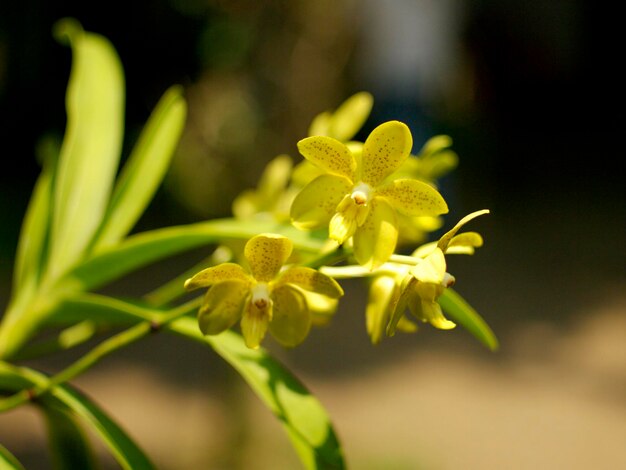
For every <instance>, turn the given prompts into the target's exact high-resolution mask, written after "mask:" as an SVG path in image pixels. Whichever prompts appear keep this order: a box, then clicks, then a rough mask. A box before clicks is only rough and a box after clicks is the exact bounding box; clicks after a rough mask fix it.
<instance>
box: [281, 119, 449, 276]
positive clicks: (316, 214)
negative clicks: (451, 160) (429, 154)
mask: <svg viewBox="0 0 626 470" xmlns="http://www.w3.org/2000/svg"><path fill="white" fill-rule="evenodd" d="M412 145H413V138H412V136H411V132H410V130H409V128H408V127H407V126H406V124H403V123H401V122H399V121H389V122H386V123H384V124H381V125H380V126H378V127H377V128H376V129H374V130H373V131H372V133H371V134H370V135H369V137H368V138H367V139H366V141H365V143H364V144H363V146H362V149H360V151H352V150H351V148H350V147H349V146H347V145H346V144H344V143H342V142H340V141H338V140H336V139H334V138H332V137H327V136H313V137H308V138H306V139H303V140H301V141H300V142H298V150H299V151H300V153H301V154H302V155H303V156H304V157H305V158H306V159H307V160H308V161H309V162H311V163H313V164H314V165H316V166H317V167H318V168H320V169H321V170H323V172H324V173H323V174H321V175H320V176H318V177H317V178H315V179H314V180H313V181H311V182H310V183H309V184H307V185H306V186H305V187H304V188H303V189H302V191H301V192H300V193H299V194H298V195H297V196H296V198H295V199H294V201H293V203H292V205H291V219H292V222H293V224H294V225H295V226H296V227H298V228H300V229H314V228H321V227H324V226H327V227H328V229H329V237H330V238H332V239H333V240H336V241H337V242H338V243H340V244H343V243H344V242H346V241H347V240H348V239H350V238H352V241H353V248H354V256H355V258H356V260H357V262H358V263H359V264H361V265H363V266H367V267H369V268H370V269H374V268H376V267H378V266H380V265H381V264H383V263H384V262H385V261H387V259H388V258H389V256H391V254H392V253H393V252H394V251H395V248H396V244H397V241H398V220H397V214H406V215H410V216H436V215H440V214H444V213H446V212H447V211H448V206H447V204H446V202H445V201H444V199H443V197H442V196H441V194H439V192H438V191H437V190H436V189H435V188H433V187H432V186H431V185H429V184H427V183H424V182H421V181H418V180H415V179H409V178H399V179H394V180H392V181H385V180H386V178H387V177H388V176H389V175H391V174H392V173H393V172H394V171H396V170H397V169H398V168H399V167H400V166H401V165H402V163H403V162H404V161H405V160H406V159H407V157H408V156H409V154H410V152H411V147H412Z"/></svg>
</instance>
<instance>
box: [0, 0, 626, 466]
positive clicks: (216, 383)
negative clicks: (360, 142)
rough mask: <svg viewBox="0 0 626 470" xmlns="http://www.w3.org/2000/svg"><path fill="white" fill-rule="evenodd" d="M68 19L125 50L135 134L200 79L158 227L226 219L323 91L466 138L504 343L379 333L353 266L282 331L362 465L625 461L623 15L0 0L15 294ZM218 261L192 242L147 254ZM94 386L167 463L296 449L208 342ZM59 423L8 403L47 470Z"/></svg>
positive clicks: (463, 175)
mask: <svg viewBox="0 0 626 470" xmlns="http://www.w3.org/2000/svg"><path fill="white" fill-rule="evenodd" d="M66 16H71V17H74V18H76V19H78V20H79V21H80V22H81V23H82V24H83V26H84V28H85V29H87V30H90V31H93V32H98V33H100V34H103V35H104V36H106V37H107V38H109V39H110V40H111V41H112V43H113V44H114V46H115V47H116V49H117V51H118V53H119V55H120V58H121V60H122V63H123V65H124V68H125V73H126V83H127V111H126V129H127V131H126V137H125V139H126V154H127V152H128V150H129V149H130V148H131V146H132V144H133V142H134V141H135V139H136V137H137V135H138V132H139V131H140V129H141V126H142V125H143V124H144V122H145V120H146V119H147V117H148V115H149V113H150V111H151V110H152V108H153V107H154V105H155V104H156V102H157V100H158V99H159V97H160V96H161V94H162V93H163V92H164V91H165V89H166V88H167V87H168V86H170V85H171V84H174V83H179V84H182V85H183V86H184V87H185V90H186V96H187V99H188V101H189V106H190V113H189V119H188V122H187V125H186V129H185V132H184V136H183V138H182V141H181V143H180V146H179V148H178V151H177V154H176V156H175V159H174V162H173V165H172V168H171V171H170V173H169V174H168V177H167V180H166V182H165V184H164V185H163V187H162V189H161V190H160V192H159V194H158V195H157V197H156V198H155V200H154V201H153V203H152V205H151V206H150V208H149V210H148V212H147V213H146V215H145V217H144V218H143V219H142V220H141V222H140V224H139V225H138V227H137V228H136V230H137V231H141V230H145V229H148V228H155V227H161V226H165V225H172V224H178V223H189V222H196V221H200V220H204V219H207V218H213V217H223V216H228V215H229V213H230V205H231V203H232V200H233V198H234V197H235V196H236V195H237V194H238V193H239V192H240V191H241V190H243V189H245V188H248V187H252V186H254V185H255V184H256V181H257V178H258V176H259V174H260V171H261V170H262V168H263V167H264V165H265V164H266V163H267V162H268V161H269V160H271V159H272V158H273V157H274V156H276V155H278V154H280V153H287V154H290V155H292V156H293V157H295V158H297V151H296V146H295V144H296V142H297V141H298V140H299V139H301V138H302V137H304V136H305V135H306V131H307V128H308V125H309V123H310V120H311V119H312V118H313V117H314V116H315V115H316V114H317V113H319V112H321V111H324V110H327V109H333V108H335V107H336V106H337V105H339V104H340V103H341V102H342V101H343V100H344V99H346V98H347V97H348V96H350V95H351V94H352V93H354V92H357V91H361V90H366V91H369V92H371V93H372V94H373V95H374V99H375V103H374V109H373V112H372V115H371V117H370V119H369V120H368V121H367V123H366V125H365V126H364V129H363V131H362V133H361V134H360V135H359V137H360V138H363V137H364V136H366V135H367V133H368V132H369V131H371V129H373V128H374V127H375V126H376V125H378V124H380V123H381V122H383V121H385V120H389V119H399V120H402V121H404V122H406V123H407V124H408V125H409V126H410V128H411V130H412V132H413V136H414V140H415V150H416V151H417V150H418V149H419V147H420V146H421V144H423V143H424V142H425V140H426V139H427V138H429V137H431V136H433V135H436V134H442V133H443V134H448V135H450V136H451V137H452V138H453V140H454V145H453V149H454V150H455V151H456V152H457V153H458V154H459V157H460V164H459V167H458V168H457V169H456V170H455V171H454V172H453V173H452V174H451V175H449V176H448V177H446V178H445V179H444V180H443V181H442V188H441V190H442V193H443V194H444V197H446V199H447V200H448V202H449V205H450V207H451V213H450V214H449V215H448V216H447V217H446V226H445V228H446V229H447V228H450V227H451V226H452V225H454V223H456V221H457V220H458V219H459V218H460V217H461V216H463V215H464V214H466V213H468V212H471V211H474V210H478V209H482V208H489V209H491V211H492V213H491V215H489V216H487V217H482V218H481V219H479V220H477V221H475V222H473V226H472V229H475V230H478V231H480V232H481V233H482V234H483V236H484V238H485V241H486V243H485V246H484V247H483V248H482V249H481V250H480V251H479V252H478V253H477V254H476V255H475V256H474V257H472V258H466V257H464V258H462V259H461V258H457V259H451V260H450V261H449V270H450V272H452V273H453V274H454V275H455V276H456V278H457V285H456V288H457V290H458V291H459V292H460V293H461V294H462V295H463V296H464V297H465V298H467V299H468V300H469V301H470V302H471V303H472V305H473V306H474V307H476V308H477V310H478V311H479V312H481V314H482V315H483V316H484V317H485V319H486V320H487V321H488V322H489V324H490V325H491V326H492V328H493V329H494V330H495V332H496V334H497V335H498V337H499V339H500V341H501V349H500V351H499V352H497V353H490V352H489V351H487V350H486V349H484V348H483V347H482V346H481V345H479V344H478V343H477V342H476V341H475V340H474V339H473V338H472V337H471V336H470V335H469V334H467V333H466V332H465V331H463V330H461V329H457V330H454V331H452V332H442V331H436V330H434V329H432V328H428V327H424V328H422V329H420V331H419V332H418V333H417V334H416V335H404V336H396V337H394V338H393V339H391V340H387V341H384V342H383V343H382V344H380V345H378V346H376V347H374V346H372V345H371V344H370V343H369V341H368V338H367V336H366V333H365V326H364V313H363V312H364V303H365V298H364V292H365V291H364V290H363V286H362V285H361V284H360V283H358V282H356V281H355V282H346V283H345V287H346V290H347V294H348V295H347V298H348V299H349V302H346V303H345V304H344V306H343V307H342V308H341V310H340V311H339V313H338V314H337V315H336V317H335V319H334V321H333V322H332V324H331V325H330V326H329V327H328V328H324V329H318V330H315V331H313V332H312V334H311V336H310V337H309V338H308V339H307V341H306V342H305V343H304V344H303V345H302V346H301V347H299V348H297V349H295V350H293V351H285V350H282V349H280V348H279V347H277V346H276V345H275V344H272V343H271V342H270V343H269V344H268V347H269V348H270V349H272V350H273V351H274V352H275V354H276V355H277V356H279V357H280V358H281V360H282V361H283V362H284V363H285V364H287V365H288V366H289V367H290V368H291V369H292V370H293V371H294V372H295V373H296V374H297V375H298V376H300V377H301V378H302V380H303V381H304V382H305V383H306V384H307V385H308V386H309V387H310V388H311V389H312V390H313V391H314V392H315V393H316V394H317V396H318V397H319V398H320V400H321V401H322V402H323V403H324V404H325V405H326V407H327V408H328V410H329V412H330V414H331V416H332V418H333V420H334V422H335V425H336V428H337V432H338V434H339V436H340V438H341V439H342V441H343V444H344V447H345V454H346V458H347V461H348V464H349V465H350V467H351V468H354V469H380V468H385V469H442V470H443V469H445V470H448V469H459V468H464V469H479V468H480V469H501V468H507V469H555V468H567V469H589V468H594V469H611V470H612V469H617V468H626V446H625V445H624V443H625V442H626V291H625V287H626V263H625V262H626V256H625V255H626V208H625V205H626V204H625V201H626V198H625V196H626V194H625V190H624V187H625V185H624V180H625V179H626V172H625V169H624V163H623V162H624V157H625V155H624V150H623V149H624V143H623V140H624V135H625V134H624V128H625V124H626V122H625V121H626V119H625V111H624V109H625V106H624V105H625V104H626V103H625V100H624V98H625V96H624V95H625V93H624V89H625V87H624V84H625V83H626V80H625V78H626V77H625V76H624V71H623V67H621V66H620V64H621V62H623V45H624V40H623V24H622V23H623V21H622V19H621V18H620V17H619V15H617V14H615V12H613V11H612V10H611V9H610V8H609V7H607V6H606V5H605V4H600V3H598V2H591V1H569V0H554V1H550V2H544V1H540V0H525V1H513V0H506V1H499V2H490V1H467V0H381V1H374V0H366V1H360V2H359V1H355V0H319V1H302V0H296V1H288V0H282V1H281V0H273V1H272V0H268V1H260V2H259V1H253V0H234V1H226V0H223V1H219V0H155V1H133V2H128V1H127V2H118V1H110V2H63V1H57V2H47V1H44V0H24V1H21V2H11V1H3V2H1V3H0V142H1V147H0V148H1V149H2V156H3V162H4V167H3V168H4V169H3V171H1V172H0V214H1V223H0V227H1V228H0V306H5V305H6V302H7V296H8V293H9V291H10V279H11V269H12V263H13V257H14V252H15V247H16V245H17V239H18V235H19V228H20V224H21V220H22V216H23V214H24V211H25V209H26V205H27V203H28V198H29V195H30V192H31V190H32V187H33V185H34V182H35V179H36V177H37V174H38V171H39V166H38V163H37V153H38V148H39V146H41V145H43V143H45V142H46V139H55V138H57V139H58V138H60V136H62V133H63V129H64V125H65V110H64V97H65V87H66V85H67V79H68V76H69V70H70V65H71V57H70V51H69V50H68V49H67V48H66V47H65V46H61V45H60V44H58V43H57V42H56V41H55V40H54V39H53V37H52V34H51V30H52V26H53V24H54V23H55V22H56V21H57V20H58V19H60V18H63V17H66ZM197 260H198V259H197V254H196V253H189V254H187V255H185V256H182V257H177V258H176V259H175V260H171V261H170V262H169V263H166V264H164V265H159V266H157V267H154V268H152V269H151V270H150V271H148V273H149V274H150V276H149V277H150V278H151V279H154V278H158V277H159V276H162V277H163V278H164V279H165V278H166V277H167V276H168V275H171V274H176V273H178V272H179V271H180V270H182V269H185V268H187V267H188V266H190V265H192V264H194V263H195V262H196V261H197ZM144 278H145V274H144V277H142V276H140V277H138V278H135V279H132V289H134V291H133V292H134V293H137V291H141V289H142V288H143V286H142V279H144ZM70 357H72V356H71V355H59V356H57V357H55V358H51V359H50V360H49V361H47V362H45V363H42V364H35V365H36V366H40V367H42V368H44V369H46V370H54V369H55V367H59V366H60V365H61V364H63V363H66V362H67V360H69V358H70ZM76 383H77V384H78V385H79V386H80V387H81V388H82V389H83V390H85V391H86V392H87V393H88V394H90V395H91V396H92V397H94V398H95V399H96V400H97V401H98V402H99V403H101V404H102V405H103V407H104V408H105V409H106V410H108V411H110V413H111V414H112V415H113V416H114V417H115V418H117V420H118V421H119V422H121V423H122V424H123V425H124V426H125V427H126V428H127V429H128V430H129V432H130V433H131V434H132V435H133V436H134V437H135V438H136V440H137V441H138V442H139V443H140V444H141V445H143V446H144V447H145V448H146V450H147V452H148V453H149V454H150V455H151V456H152V457H153V458H154V460H155V462H156V463H157V465H158V466H159V467H160V468H163V469H177V470H178V469H180V470H185V469H270V468H271V469H276V468H294V469H296V468H299V464H298V461H297V459H296V457H295V455H294V453H293V451H292V449H291V448H290V446H289V443H288V441H287V438H286V436H285V435H284V434H283V432H282V430H281V429H280V426H279V424H278V423H276V422H275V421H274V419H273V418H272V417H271V415H270V414H269V412H267V411H266V410H265V409H264V408H263V407H262V405H261V404H260V403H259V402H258V400H257V399H256V397H255V396H254V395H253V394H252V393H251V392H250V391H249V390H248V389H247V388H246V386H245V385H244V384H243V382H242V381H241V380H240V378H239V377H238V376H237V375H236V374H235V373H234V372H233V371H231V370H230V369H229V368H228V367H227V366H226V365H224V364H223V363H222V362H221V361H220V360H219V358H217V357H216V356H215V355H214V354H212V353H211V352H210V351H206V350H204V349H202V348H200V347H198V346H196V345H190V344H187V343H185V342H183V341H181V340H178V339H177V338H169V337H166V336H165V335H157V336H155V337H151V338H150V339H149V340H146V341H145V342H144V343H141V344H137V345H135V346H132V347H130V348H128V350H126V351H122V352H120V353H118V354H116V355H115V356H113V357H110V358H107V359H106V360H105V361H104V362H103V363H101V364H100V365H99V366H98V367H96V368H95V369H94V370H92V371H89V372H88V373H86V374H85V375H84V376H82V377H80V378H79V379H78V380H77V381H76ZM44 437H45V430H44V427H43V423H42V422H41V420H40V418H39V416H38V415H37V414H36V413H35V411H34V410H29V409H24V410H18V411H14V412H11V413H8V414H6V415H3V416H0V442H2V443H3V444H4V445H6V446H7V447H9V448H10V449H11V450H12V451H14V452H15V454H16V455H17V456H18V457H19V458H20V459H21V460H22V461H23V462H24V464H25V465H26V466H27V468H34V469H39V468H47V467H46V465H47V464H46V459H47V449H46V447H45V440H44ZM105 462H107V464H106V465H110V468H115V466H114V464H113V463H111V461H110V459H107V458H106V457H105Z"/></svg>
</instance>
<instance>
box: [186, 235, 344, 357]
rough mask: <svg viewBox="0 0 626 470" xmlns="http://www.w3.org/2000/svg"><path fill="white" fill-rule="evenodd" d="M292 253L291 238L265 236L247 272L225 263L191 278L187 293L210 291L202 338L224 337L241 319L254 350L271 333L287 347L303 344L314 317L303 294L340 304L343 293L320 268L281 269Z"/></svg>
mask: <svg viewBox="0 0 626 470" xmlns="http://www.w3.org/2000/svg"><path fill="white" fill-rule="evenodd" d="M292 250H293V244H292V242H291V241H290V240H289V239H288V238H286V237H284V236H282V235H276V234H271V233H266V234H260V235H257V236H255V237H253V238H251V239H250V240H249V241H248V242H247V243H246V246H245V248H244V256H245V258H246V260H247V262H248V265H249V269H248V270H247V269H245V268H243V267H242V266H240V265H239V264H235V263H223V264H220V265H218V266H213V267H211V268H207V269H204V270H202V271H200V272H199V273H197V274H196V275H194V276H193V277H191V278H190V279H188V280H187V281H186V282H185V288H186V289H187V290H193V289H198V288H201V287H209V290H208V291H207V293H206V295H205V297H204V300H203V302H202V305H201V307H200V310H199V312H198V322H199V325H200V330H201V331H202V333H204V334H205V335H216V334H219V333H221V332H223V331H224V330H226V329H228V328H230V327H232V326H233V325H235V323H236V322H237V321H238V320H240V326H241V331H242V334H243V337H244V340H245V343H246V345H247V346H248V347H249V348H252V349H256V348H258V347H259V345H260V344H261V341H262V340H263V338H264V337H265V334H266V333H267V330H268V329H269V331H270V333H271V334H272V336H274V338H275V339H276V340H277V341H278V342H279V343H280V344H282V345H283V346H286V347H292V346H296V345H297V344H299V343H301V342H302V341H303V340H304V339H305V338H306V336H307V335H308V333H309V329H310V327H311V323H312V317H313V313H312V311H311V308H310V307H309V305H308V302H307V297H306V295H305V294H304V292H312V293H315V294H319V295H322V296H325V297H329V298H331V299H338V298H339V297H341V296H342V295H343V290H342V289H341V286H339V284H338V283H337V281H335V280H334V279H332V278H331V277H328V276H326V275H324V274H322V273H320V272H318V271H316V270H315V269H312V268H308V267H304V266H290V267H286V268H285V269H281V268H283V265H284V264H285V262H286V261H287V259H288V258H289V257H290V256H291V252H292Z"/></svg>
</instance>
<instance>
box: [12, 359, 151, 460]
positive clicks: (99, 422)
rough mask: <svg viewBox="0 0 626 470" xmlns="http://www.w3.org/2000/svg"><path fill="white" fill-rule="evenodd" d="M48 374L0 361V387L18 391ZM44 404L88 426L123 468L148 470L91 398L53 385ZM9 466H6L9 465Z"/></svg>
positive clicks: (136, 449)
mask: <svg viewBox="0 0 626 470" xmlns="http://www.w3.org/2000/svg"><path fill="white" fill-rule="evenodd" d="M47 382H48V378H47V377H46V376H45V375H43V374H41V373H40V372H37V371H35V370H33V369H29V368H27V367H15V366H11V365H9V364H7V363H4V362H0V390H3V391H12V392H18V391H20V390H23V389H25V388H30V387H33V386H39V387H43V386H45V385H46V384H47ZM39 401H40V403H41V404H42V405H43V406H46V407H54V408H56V409H59V408H60V409H63V408H67V409H68V410H70V411H71V413H72V414H73V415H74V416H77V417H78V418H79V419H80V420H81V422H82V423H84V424H85V425H87V426H89V427H90V429H91V430H93V432H94V433H95V435H96V436H97V437H99V438H100V439H101V440H102V442H103V443H104V444H105V445H106V446H107V447H108V448H109V450H110V451H111V453H112V454H113V456H114V457H115V459H116V460H117V462H118V463H119V464H120V466H121V467H122V468H123V469H125V470H150V469H153V468H154V467H153V465H152V463H151V462H150V461H149V460H148V458H147V457H146V455H145V454H144V453H143V452H142V451H141V449H140V448H139V447H137V445H136V444H135V443H134V442H133V440H132V439H131V438H130V437H129V436H128V435H127V434H126V433H125V432H124V431H123V430H122V428H121V427H120V426H119V425H118V424H117V423H116V422H115V421H114V420H113V419H112V418H110V417H109V416H108V415H107V414H106V413H105V412H104V411H103V410H101V409H100V407H98V405H96V404H95V403H94V402H93V401H92V400H91V399H89V398H88V397H87V396H85V395H84V394H82V393H80V392H79V391H78V390H76V389H74V388H73V387H71V386H70V385H68V384H64V385H56V386H54V387H52V389H51V390H50V391H49V392H48V393H46V394H44V395H42V396H41V397H40V398H39ZM9 468H10V467H9Z"/></svg>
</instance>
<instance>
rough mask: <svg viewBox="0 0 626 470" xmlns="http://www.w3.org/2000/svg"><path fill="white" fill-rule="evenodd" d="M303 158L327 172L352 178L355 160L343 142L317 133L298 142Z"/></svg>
mask: <svg viewBox="0 0 626 470" xmlns="http://www.w3.org/2000/svg"><path fill="white" fill-rule="evenodd" d="M298 150H299V151H300V153H301V154H302V156H303V157H304V158H306V159H307V160H308V161H310V162H311V163H313V164H314V165H316V166H318V167H320V168H321V169H323V170H324V171H327V172H328V173H331V174H334V175H339V176H344V177H346V178H350V179H353V178H354V171H355V170H356V161H355V159H354V156H352V153H351V152H350V150H349V149H348V147H346V145H345V144H343V143H342V142H339V141H338V140H337V139H333V138H332V137H326V136H323V135H317V136H313V137H307V138H306V139H302V140H301V141H300V142H298Z"/></svg>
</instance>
